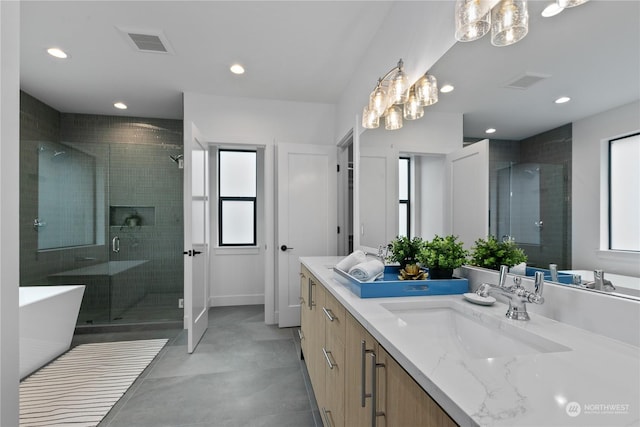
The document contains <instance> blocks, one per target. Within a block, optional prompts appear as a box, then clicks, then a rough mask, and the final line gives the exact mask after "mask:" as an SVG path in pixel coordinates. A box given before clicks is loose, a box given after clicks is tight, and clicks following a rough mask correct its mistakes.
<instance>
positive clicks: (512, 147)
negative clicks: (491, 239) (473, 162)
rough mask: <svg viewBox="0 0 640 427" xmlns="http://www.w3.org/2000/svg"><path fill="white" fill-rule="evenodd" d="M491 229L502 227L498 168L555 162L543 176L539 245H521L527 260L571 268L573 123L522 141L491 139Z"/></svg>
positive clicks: (539, 265) (493, 232)
mask: <svg viewBox="0 0 640 427" xmlns="http://www.w3.org/2000/svg"><path fill="white" fill-rule="evenodd" d="M489 144H490V145H489V147H490V148H489V153H490V154H489V162H490V166H489V170H490V171H491V172H490V178H489V181H490V182H489V185H490V224H491V228H490V232H491V233H492V234H494V235H496V234H497V230H498V229H501V228H502V227H500V221H504V218H499V216H498V211H499V210H500V209H499V204H500V203H501V201H500V200H499V198H498V192H497V185H498V184H497V182H498V173H497V171H498V170H500V169H502V168H505V167H508V166H509V164H510V163H518V164H527V163H536V164H541V165H552V167H548V168H543V169H542V173H541V175H540V217H541V218H540V219H542V220H543V223H544V226H543V228H542V232H541V239H540V244H539V245H532V244H529V245H521V246H522V247H523V249H524V250H525V252H526V253H527V256H528V263H529V264H530V265H535V266H538V267H544V268H546V267H547V265H548V264H549V263H555V264H558V266H559V267H560V268H561V269H568V268H570V267H571V169H572V162H571V145H572V125H571V124H570V123H569V124H566V125H563V126H560V127H558V128H555V129H552V130H549V131H547V132H543V133H540V134H538V135H534V136H532V137H529V138H526V139H523V140H521V141H506V140H490V143H489Z"/></svg>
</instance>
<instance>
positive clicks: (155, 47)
mask: <svg viewBox="0 0 640 427" xmlns="http://www.w3.org/2000/svg"><path fill="white" fill-rule="evenodd" d="M128 34H129V37H130V38H131V41H132V42H133V44H135V45H136V47H137V48H138V49H140V50H145V51H150V52H164V53H166V52H168V51H167V48H166V47H164V44H163V43H162V40H160V37H158V36H155V35H150V34H134V33H128Z"/></svg>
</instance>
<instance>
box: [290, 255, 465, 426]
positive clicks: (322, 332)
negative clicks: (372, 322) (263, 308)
mask: <svg viewBox="0 0 640 427" xmlns="http://www.w3.org/2000/svg"><path fill="white" fill-rule="evenodd" d="M300 276H301V288H300V291H301V292H300V295H301V306H300V310H301V311H300V312H301V319H300V320H301V342H304V344H301V346H302V350H303V354H304V358H305V362H306V365H307V370H308V371H309V377H310V379H311V385H312V386H313V391H314V393H315V395H316V401H317V403H318V408H319V409H320V413H321V416H322V422H323V423H324V425H325V427H342V426H348V427H365V426H366V427H371V426H377V427H421V426H434V427H449V426H455V425H456V423H455V422H454V421H453V420H452V419H451V418H450V417H449V416H448V415H447V413H446V412H444V411H443V410H442V408H440V406H438V404H437V403H436V402H435V401H434V400H433V399H432V398H431V397H430V396H429V395H428V394H427V393H426V392H425V391H424V390H423V389H422V388H421V387H420V385H419V384H418V383H416V382H415V381H414V380H413V378H412V377H411V376H410V375H409V374H408V373H407V372H406V371H405V370H404V369H403V368H402V367H401V366H400V365H399V364H398V363H397V362H396V361H395V360H394V359H393V357H391V356H390V355H389V354H388V353H387V352H386V350H385V349H384V348H383V347H382V346H381V345H380V344H379V343H378V342H377V341H376V340H375V339H374V338H373V336H372V335H371V334H370V333H369V332H368V331H367V330H366V329H365V328H364V327H363V326H362V325H361V324H360V323H359V322H358V321H357V320H356V318H355V317H353V316H352V315H351V314H350V313H349V312H347V310H346V309H345V308H344V306H343V305H342V304H340V302H338V300H336V298H335V297H334V296H333V295H331V293H330V292H329V291H327V290H326V289H325V288H324V286H323V285H322V284H321V283H320V282H319V281H318V280H317V279H316V278H315V277H314V276H313V275H312V274H310V272H309V271H308V270H307V269H306V268H305V267H304V266H302V267H301V275H300ZM309 301H311V304H309ZM374 375H375V378H374ZM374 383H375V390H374V389H373V385H374ZM374 398H375V399H376V407H375V408H372V403H373V399H374ZM374 410H375V413H376V415H375V417H374V416H373V412H374ZM373 418H375V421H374V420H373Z"/></svg>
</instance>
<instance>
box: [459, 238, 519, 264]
mask: <svg viewBox="0 0 640 427" xmlns="http://www.w3.org/2000/svg"><path fill="white" fill-rule="evenodd" d="M523 262H527V255H526V254H525V253H524V251H523V250H522V249H520V248H519V247H517V246H516V244H515V242H514V241H513V240H511V239H507V240H504V241H498V240H496V238H495V237H493V236H489V237H487V239H486V240H484V239H478V240H476V241H475V246H473V247H472V248H471V265H475V266H478V267H484V268H489V269H491V270H500V266H501V265H506V266H508V267H513V266H514V265H517V264H520V263H523Z"/></svg>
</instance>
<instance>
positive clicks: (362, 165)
mask: <svg viewBox="0 0 640 427" xmlns="http://www.w3.org/2000/svg"><path fill="white" fill-rule="evenodd" d="M359 151H360V158H359V164H358V168H356V173H357V174H358V176H359V180H358V182H359V184H358V197H357V203H358V204H359V207H360V209H359V210H358V215H359V218H358V219H357V222H355V223H356V224H357V226H356V227H357V228H356V230H355V232H356V233H358V235H359V236H358V243H356V245H355V246H354V247H355V248H358V247H360V248H364V249H366V250H367V251H370V252H373V253H375V252H377V250H378V247H379V246H380V245H386V244H387V243H389V242H390V241H391V240H393V238H395V237H396V236H397V235H398V200H399V199H398V158H399V153H398V151H397V150H396V149H394V148H393V147H388V146H386V147H370V146H363V145H362V144H361V145H360V150H359Z"/></svg>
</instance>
